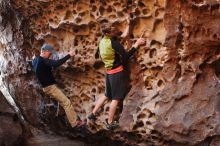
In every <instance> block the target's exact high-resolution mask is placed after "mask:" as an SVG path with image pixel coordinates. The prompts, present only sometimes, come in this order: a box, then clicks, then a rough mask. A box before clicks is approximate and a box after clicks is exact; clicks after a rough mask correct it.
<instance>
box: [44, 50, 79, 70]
mask: <svg viewBox="0 0 220 146" xmlns="http://www.w3.org/2000/svg"><path fill="white" fill-rule="evenodd" d="M74 55H75V51H70V52H69V54H68V55H66V56H65V57H63V58H61V59H59V60H52V59H45V64H46V65H48V66H51V67H58V66H60V65H62V64H64V63H65V62H66V61H67V60H68V59H70V58H71V57H73V56H74Z"/></svg>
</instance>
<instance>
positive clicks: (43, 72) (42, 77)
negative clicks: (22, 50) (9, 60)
mask: <svg viewBox="0 0 220 146" xmlns="http://www.w3.org/2000/svg"><path fill="white" fill-rule="evenodd" d="M33 68H34V71H35V73H36V77H37V79H38V80H39V82H40V84H41V85H42V87H46V86H49V85H52V84H55V83H56V81H55V78H54V77H53V73H52V67H51V66H48V65H46V64H45V59H44V58H43V57H41V56H37V57H35V58H34V60H33Z"/></svg>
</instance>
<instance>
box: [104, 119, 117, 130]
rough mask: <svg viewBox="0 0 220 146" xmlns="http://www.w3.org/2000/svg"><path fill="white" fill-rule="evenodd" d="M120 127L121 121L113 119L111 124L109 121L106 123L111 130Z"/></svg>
mask: <svg viewBox="0 0 220 146" xmlns="http://www.w3.org/2000/svg"><path fill="white" fill-rule="evenodd" d="M118 127H119V123H118V122H117V121H113V122H111V123H110V124H108V122H107V124H106V128H107V129H109V130H114V129H116V128H118Z"/></svg>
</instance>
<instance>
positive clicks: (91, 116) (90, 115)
mask: <svg viewBox="0 0 220 146" xmlns="http://www.w3.org/2000/svg"><path fill="white" fill-rule="evenodd" d="M88 119H89V120H93V121H95V120H96V116H95V115H94V114H93V113H91V114H89V116H88Z"/></svg>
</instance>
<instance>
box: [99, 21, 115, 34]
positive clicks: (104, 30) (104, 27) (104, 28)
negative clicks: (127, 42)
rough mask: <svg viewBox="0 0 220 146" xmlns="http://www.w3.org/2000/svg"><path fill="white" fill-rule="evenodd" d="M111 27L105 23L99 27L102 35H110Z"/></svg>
mask: <svg viewBox="0 0 220 146" xmlns="http://www.w3.org/2000/svg"><path fill="white" fill-rule="evenodd" d="M111 29H112V25H111V24H110V23H105V24H102V25H101V30H102V33H104V34H108V33H111Z"/></svg>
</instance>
